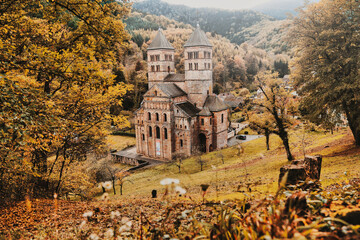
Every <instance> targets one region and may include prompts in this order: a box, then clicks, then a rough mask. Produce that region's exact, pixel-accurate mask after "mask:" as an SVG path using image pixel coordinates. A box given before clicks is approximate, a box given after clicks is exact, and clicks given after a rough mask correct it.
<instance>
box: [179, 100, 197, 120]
mask: <svg viewBox="0 0 360 240" xmlns="http://www.w3.org/2000/svg"><path fill="white" fill-rule="evenodd" d="M176 106H177V107H179V108H180V109H181V110H183V111H184V112H185V113H186V114H187V115H189V116H190V117H195V116H196V114H197V113H198V112H200V109H198V108H197V107H195V106H194V105H193V104H192V103H190V102H188V101H186V102H183V103H178V104H176Z"/></svg>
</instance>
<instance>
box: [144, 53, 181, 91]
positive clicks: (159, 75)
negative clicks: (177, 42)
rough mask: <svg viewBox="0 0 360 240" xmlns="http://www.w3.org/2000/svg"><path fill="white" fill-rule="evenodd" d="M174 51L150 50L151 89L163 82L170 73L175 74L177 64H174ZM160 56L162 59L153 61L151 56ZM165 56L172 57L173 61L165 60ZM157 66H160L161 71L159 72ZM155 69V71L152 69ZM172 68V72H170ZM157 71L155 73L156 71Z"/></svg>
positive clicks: (149, 73)
mask: <svg viewBox="0 0 360 240" xmlns="http://www.w3.org/2000/svg"><path fill="white" fill-rule="evenodd" d="M174 54H175V51H174V50H170V49H158V50H148V52H147V57H148V75H149V78H148V80H149V89H150V88H151V87H152V86H153V85H154V84H156V83H159V82H163V80H164V78H165V77H166V76H167V75H168V74H169V73H175V62H174ZM156 55H160V59H159V60H156V58H155V59H154V61H151V56H156ZM165 55H171V56H172V60H171V61H170V60H165ZM156 66H160V70H159V71H157V69H156ZM152 67H154V69H152ZM169 68H170V71H169ZM154 70H155V71H154Z"/></svg>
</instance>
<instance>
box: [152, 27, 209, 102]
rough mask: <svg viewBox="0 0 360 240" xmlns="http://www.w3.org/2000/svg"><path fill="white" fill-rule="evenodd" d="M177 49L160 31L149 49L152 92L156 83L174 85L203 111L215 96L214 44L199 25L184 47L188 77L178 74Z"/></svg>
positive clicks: (185, 67) (186, 74)
mask: <svg viewBox="0 0 360 240" xmlns="http://www.w3.org/2000/svg"><path fill="white" fill-rule="evenodd" d="M174 54H175V49H174V47H173V46H172V45H171V44H170V42H169V41H168V40H167V39H166V37H165V36H164V34H163V33H162V30H161V29H159V31H158V33H157V35H156V37H155V38H154V40H153V41H152V42H151V44H150V45H149V47H148V49H147V59H148V80H149V89H150V88H152V87H153V86H154V85H156V84H157V83H167V82H171V83H175V84H176V85H177V86H178V87H180V88H181V89H182V90H183V91H185V92H186V93H187V94H188V98H189V100H190V101H191V102H192V103H193V104H195V105H196V107H198V108H200V109H201V108H202V107H203V105H204V102H205V100H206V98H207V96H208V95H212V91H213V79H212V45H211V43H210V42H209V40H208V39H207V37H206V34H205V33H204V32H203V31H202V30H201V29H200V26H199V24H198V25H197V27H196V29H195V31H194V32H193V33H192V35H191V36H190V38H189V40H188V41H187V42H186V43H185V45H184V59H185V63H184V64H185V66H184V69H185V74H176V70H175V59H174Z"/></svg>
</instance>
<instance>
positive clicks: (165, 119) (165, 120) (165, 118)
mask: <svg viewBox="0 0 360 240" xmlns="http://www.w3.org/2000/svg"><path fill="white" fill-rule="evenodd" d="M164 122H167V115H166V113H164Z"/></svg>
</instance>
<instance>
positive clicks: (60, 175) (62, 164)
mask: <svg viewBox="0 0 360 240" xmlns="http://www.w3.org/2000/svg"><path fill="white" fill-rule="evenodd" d="M64 167H65V160H64V161H63V162H62V163H61V169H60V174H59V181H58V184H57V186H56V190H55V192H56V193H57V194H59V190H60V184H61V179H62V174H63V171H64Z"/></svg>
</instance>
